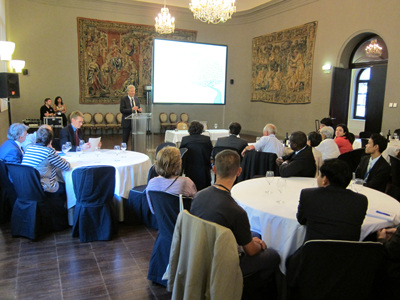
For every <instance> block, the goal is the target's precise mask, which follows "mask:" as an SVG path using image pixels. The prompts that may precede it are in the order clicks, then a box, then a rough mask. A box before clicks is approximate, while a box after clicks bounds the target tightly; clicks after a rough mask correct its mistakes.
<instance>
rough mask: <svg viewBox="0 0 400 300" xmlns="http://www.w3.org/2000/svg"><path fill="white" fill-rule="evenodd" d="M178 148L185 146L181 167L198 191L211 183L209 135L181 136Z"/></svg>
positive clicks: (210, 145) (211, 147)
mask: <svg viewBox="0 0 400 300" xmlns="http://www.w3.org/2000/svg"><path fill="white" fill-rule="evenodd" d="M180 148H187V149H188V151H187V152H186V154H185V156H184V158H183V162H182V169H183V170H184V172H185V174H186V176H187V177H189V178H190V179H192V181H193V182H194V183H195V185H196V188H197V190H198V191H200V190H202V189H204V188H206V187H208V186H210V185H211V173H210V168H211V161H210V157H211V151H212V149H213V146H212V143H211V140H210V137H209V136H205V135H199V134H195V135H189V136H184V137H183V138H182V142H181V146H180Z"/></svg>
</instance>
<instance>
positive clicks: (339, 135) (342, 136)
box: [335, 124, 354, 154]
mask: <svg viewBox="0 0 400 300" xmlns="http://www.w3.org/2000/svg"><path fill="white" fill-rule="evenodd" d="M353 142H354V135H353V134H351V133H350V132H349V129H348V128H347V126H346V125H345V124H339V125H338V126H336V137H335V143H336V145H337V146H338V147H339V151H340V154H343V153H347V152H350V151H351V150H353Z"/></svg>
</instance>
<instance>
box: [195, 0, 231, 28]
mask: <svg viewBox="0 0 400 300" xmlns="http://www.w3.org/2000/svg"><path fill="white" fill-rule="evenodd" d="M189 7H190V10H191V11H192V12H193V16H194V18H195V19H198V20H200V21H202V22H207V23H212V24H218V23H219V22H221V23H224V22H226V21H228V20H229V19H230V18H231V17H232V14H233V13H234V12H236V6H235V0H192V2H191V3H190V4H189Z"/></svg>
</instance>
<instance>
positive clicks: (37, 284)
mask: <svg viewBox="0 0 400 300" xmlns="http://www.w3.org/2000/svg"><path fill="white" fill-rule="evenodd" d="M243 138H245V139H247V140H248V141H249V142H254V141H255V137H252V136H244V137H243ZM121 141H122V136H121V135H108V136H107V135H103V136H102V143H103V149H112V148H113V147H114V145H119V144H120V143H121ZM162 142H164V135H163V134H160V135H153V136H152V137H151V143H152V146H151V148H150V149H149V151H148V155H149V156H150V157H151V158H153V156H154V149H155V147H156V146H157V145H158V144H160V143H162ZM156 236H157V231H154V230H152V229H149V228H146V227H144V226H128V225H125V224H123V223H120V224H119V233H118V235H117V236H116V237H115V238H114V239H113V240H112V241H107V242H91V243H80V242H79V239H78V238H72V237H71V229H66V230H64V231H61V232H56V233H51V234H48V235H45V236H43V237H41V238H40V239H39V240H37V241H35V242H32V241H30V240H28V239H26V238H18V237H17V238H14V237H12V236H11V233H10V225H9V224H2V225H0V299H5V300H8V299H51V300H57V299H63V300H64V299H71V300H72V299H73V300H79V299H85V300H87V299H96V300H101V299H143V300H144V299H159V300H161V299H170V298H171V294H170V293H169V292H167V291H166V289H165V288H164V287H162V286H153V285H152V284H151V282H150V281H148V280H147V272H148V268H149V262H150V257H151V252H152V248H153V244H154V241H155V238H156Z"/></svg>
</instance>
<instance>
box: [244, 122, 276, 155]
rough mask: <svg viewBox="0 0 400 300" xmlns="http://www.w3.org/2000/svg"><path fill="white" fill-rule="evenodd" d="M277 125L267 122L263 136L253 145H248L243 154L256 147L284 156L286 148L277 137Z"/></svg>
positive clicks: (258, 149)
mask: <svg viewBox="0 0 400 300" xmlns="http://www.w3.org/2000/svg"><path fill="white" fill-rule="evenodd" d="M275 134H276V126H275V125H274V124H267V125H265V127H264V129H263V137H262V138H261V139H260V140H259V141H258V142H257V143H256V144H255V145H254V146H253V145H251V146H247V147H246V148H244V150H243V152H242V156H244V155H245V154H246V152H247V151H251V150H254V149H256V150H257V151H262V152H270V153H276V155H277V156H278V157H282V155H283V152H284V148H283V144H282V143H281V142H280V141H279V140H278V139H277V138H276V137H275Z"/></svg>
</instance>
